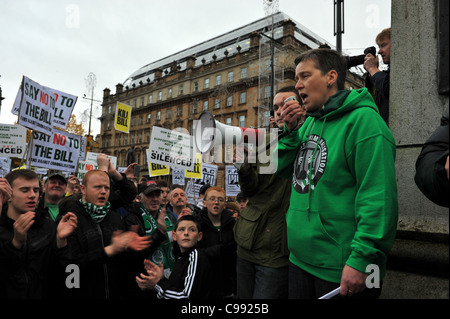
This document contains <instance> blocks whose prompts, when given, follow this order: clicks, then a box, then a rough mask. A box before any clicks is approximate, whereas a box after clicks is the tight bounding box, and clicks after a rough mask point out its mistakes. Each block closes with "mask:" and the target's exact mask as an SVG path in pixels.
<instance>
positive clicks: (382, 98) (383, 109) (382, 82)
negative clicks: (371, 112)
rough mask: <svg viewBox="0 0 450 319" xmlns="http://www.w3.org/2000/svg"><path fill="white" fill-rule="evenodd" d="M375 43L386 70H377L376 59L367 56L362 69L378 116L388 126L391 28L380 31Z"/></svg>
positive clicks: (369, 55)
mask: <svg viewBox="0 0 450 319" xmlns="http://www.w3.org/2000/svg"><path fill="white" fill-rule="evenodd" d="M375 42H376V43H377V44H378V47H379V50H378V54H379V55H381V58H382V59H383V63H384V64H386V65H388V69H387V70H384V71H382V70H380V69H379V68H378V66H379V65H378V57H376V56H373V55H372V54H370V53H369V54H367V56H366V57H365V59H364V68H365V69H366V70H367V72H369V76H368V77H367V78H366V87H367V88H368V90H369V92H370V93H371V94H372V96H373V99H374V100H375V104H376V105H377V107H378V110H379V111H380V115H381V117H382V118H383V120H384V121H385V122H386V124H387V125H388V126H389V87H390V70H389V64H390V63H391V28H387V29H384V30H383V31H381V32H380V33H379V34H378V35H377V37H376V39H375Z"/></svg>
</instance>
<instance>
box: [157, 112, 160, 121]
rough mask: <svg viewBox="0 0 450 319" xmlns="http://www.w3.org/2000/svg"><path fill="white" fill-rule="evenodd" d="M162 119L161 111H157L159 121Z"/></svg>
mask: <svg viewBox="0 0 450 319" xmlns="http://www.w3.org/2000/svg"><path fill="white" fill-rule="evenodd" d="M160 119H161V111H158V112H156V120H157V121H159V120H160Z"/></svg>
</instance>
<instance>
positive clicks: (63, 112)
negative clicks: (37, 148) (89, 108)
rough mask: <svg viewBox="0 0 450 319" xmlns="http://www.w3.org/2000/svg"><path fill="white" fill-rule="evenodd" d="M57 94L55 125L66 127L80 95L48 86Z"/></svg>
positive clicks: (54, 115) (54, 114)
mask: <svg viewBox="0 0 450 319" xmlns="http://www.w3.org/2000/svg"><path fill="white" fill-rule="evenodd" d="M47 90H48V91H49V92H51V93H53V94H54V95H55V99H56V101H55V112H54V113H53V126H56V127H60V128H66V127H67V125H68V124H69V121H70V116H71V115H72V112H73V109H74V107H75V104H76V103H77V99H78V97H77V96H75V95H71V94H69V93H65V92H62V91H58V90H55V89H52V88H49V87H47Z"/></svg>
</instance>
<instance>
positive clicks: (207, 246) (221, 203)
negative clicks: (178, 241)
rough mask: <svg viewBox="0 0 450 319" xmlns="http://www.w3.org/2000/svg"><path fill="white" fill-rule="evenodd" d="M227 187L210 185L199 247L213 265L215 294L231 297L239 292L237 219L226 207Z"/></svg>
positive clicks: (205, 199) (202, 215)
mask: <svg viewBox="0 0 450 319" xmlns="http://www.w3.org/2000/svg"><path fill="white" fill-rule="evenodd" d="M225 198H226V197H225V190H224V189H223V188H222V187H217V186H213V187H210V188H208V189H207V191H206V194H205V198H204V208H203V210H202V212H201V213H200V217H199V219H200V225H201V228H202V231H203V239H202V240H201V241H200V242H199V248H201V249H204V251H205V253H206V255H207V256H208V257H209V258H210V260H211V265H212V268H213V282H214V283H215V285H214V287H213V291H212V295H213V298H219V299H222V298H232V297H233V296H234V295H235V294H236V258H237V256H236V248H237V246H236V242H235V240H234V232H233V228H234V224H235V219H234V217H233V213H232V212H230V211H228V210H226V209H225Z"/></svg>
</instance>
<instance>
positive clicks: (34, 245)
mask: <svg viewBox="0 0 450 319" xmlns="http://www.w3.org/2000/svg"><path fill="white" fill-rule="evenodd" d="M5 178H6V181H7V182H8V183H9V185H10V187H11V195H10V198H9V200H8V204H5V203H4V201H3V197H4V196H5V192H4V191H0V197H1V198H0V210H1V215H0V299H4V298H8V299H10V298H11V299H28V298H30V299H41V298H48V297H50V293H51V292H52V291H51V290H52V288H53V287H54V286H53V284H54V283H55V278H56V277H54V276H55V273H53V272H52V270H55V268H56V266H55V264H56V263H60V264H61V266H65V265H67V264H68V263H69V262H68V257H69V255H68V254H69V249H68V247H67V237H68V236H69V235H70V234H71V233H72V232H73V231H74V229H75V228H76V226H77V219H76V216H75V215H74V214H72V213H68V214H66V215H65V216H63V218H62V219H61V221H60V222H59V224H58V226H56V224H55V223H54V222H53V221H52V220H50V219H47V218H45V217H44V216H43V215H44V214H43V211H40V210H36V207H37V204H38V200H39V189H40V188H39V177H38V175H37V174H36V173H34V172H33V171H31V170H15V171H12V172H10V173H8V174H7V175H6V177H5ZM2 184H4V180H3V181H2ZM2 187H4V185H3V186H2Z"/></svg>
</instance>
